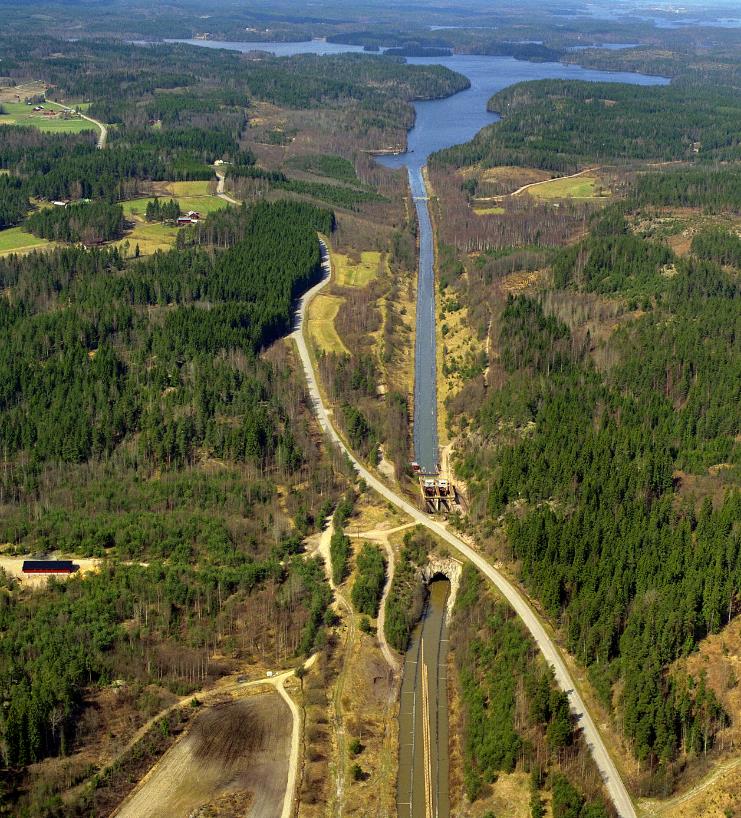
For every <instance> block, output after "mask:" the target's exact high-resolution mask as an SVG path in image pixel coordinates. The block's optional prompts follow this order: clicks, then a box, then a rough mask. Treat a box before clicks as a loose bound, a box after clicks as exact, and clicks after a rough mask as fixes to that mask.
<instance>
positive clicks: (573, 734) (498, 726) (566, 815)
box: [450, 565, 609, 818]
mask: <svg viewBox="0 0 741 818" xmlns="http://www.w3.org/2000/svg"><path fill="white" fill-rule="evenodd" d="M450 639H451V644H452V653H453V660H454V666H455V672H456V674H457V677H458V682H459V688H460V696H461V699H462V704H463V725H462V727H463V737H464V738H463V755H464V772H463V778H464V781H463V783H464V788H465V791H466V795H467V797H468V799H469V800H470V801H474V802H475V801H476V800H478V799H479V798H481V797H482V796H484V795H485V794H486V791H487V788H488V787H489V785H491V784H492V783H493V782H495V781H496V779H497V776H498V774H500V773H511V772H513V771H514V770H515V769H521V770H525V771H528V772H530V774H531V792H532V796H531V810H532V811H531V814H532V815H533V816H538V815H539V816H541V818H542V816H543V815H544V814H545V813H544V807H543V803H544V801H543V794H544V792H543V791H544V790H546V789H548V790H551V792H552V798H553V800H552V804H553V807H552V808H553V816H554V818H606V816H607V815H609V812H608V808H607V806H606V805H605V802H604V800H603V798H602V796H601V793H600V784H601V782H600V781H599V776H598V775H597V773H596V771H594V770H590V769H589V766H588V765H585V764H584V756H585V755H586V754H587V753H588V750H587V748H586V746H585V745H584V742H583V740H582V739H581V737H580V734H579V728H578V725H577V724H575V723H574V720H573V717H572V715H571V713H570V711H569V703H568V697H567V696H566V694H565V693H563V692H561V691H560V690H558V689H557V688H556V686H555V683H554V680H553V677H552V673H551V671H550V670H549V669H548V668H547V666H546V665H545V663H544V662H543V661H542V659H541V657H540V655H539V653H538V651H537V648H536V647H535V645H534V644H533V642H532V641H531V639H530V638H529V635H528V633H527V631H526V630H525V628H524V626H523V625H522V623H521V622H519V621H518V619H517V617H516V616H515V615H514V613H513V612H512V611H511V609H510V608H509V607H508V606H507V605H506V604H505V603H504V602H503V601H502V600H500V599H498V598H497V597H495V595H494V593H493V592H492V591H491V590H487V589H486V588H485V587H484V583H483V581H482V579H481V577H480V575H479V574H478V573H477V572H476V570H475V569H474V568H472V567H471V566H470V565H467V566H465V568H464V570H463V576H462V579H461V587H460V590H459V592H458V597H457V599H456V602H455V609H454V611H453V620H452V623H451V632H450ZM572 781H574V782H578V784H579V787H580V788H583V789H584V792H582V791H580V789H577V788H576V787H575V786H574V784H572V783H571V782H572ZM574 806H575V807H576V809H575V810H574V809H573V807H574Z"/></svg>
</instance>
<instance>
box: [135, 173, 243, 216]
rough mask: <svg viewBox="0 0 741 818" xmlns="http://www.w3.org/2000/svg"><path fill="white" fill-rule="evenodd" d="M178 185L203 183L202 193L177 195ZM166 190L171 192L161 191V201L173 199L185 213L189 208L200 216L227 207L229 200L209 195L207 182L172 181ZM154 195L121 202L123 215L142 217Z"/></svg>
mask: <svg viewBox="0 0 741 818" xmlns="http://www.w3.org/2000/svg"><path fill="white" fill-rule="evenodd" d="M180 185H203V193H202V194H199V193H190V194H189V195H179V194H178V193H177V189H178V187H179V186H180ZM168 190H172V191H173V192H172V193H162V194H161V195H160V196H159V198H160V199H162V200H163V201H169V200H170V199H175V201H176V202H177V203H178V204H179V205H180V210H181V211H182V212H183V213H187V212H188V211H190V210H195V211H197V212H198V213H200V214H201V215H202V216H205V215H208V214H209V213H213V212H214V211H215V210H221V209H222V208H224V207H227V206H228V204H229V202H226V201H224V200H223V199H220V198H219V197H218V196H211V195H209V193H208V182H173V183H172V184H170V185H168ZM154 198H155V197H154V196H143V197H142V198H140V199H131V200H130V201H128V202H122V203H121V204H122V206H123V210H124V216H126V218H127V219H133V218H140V219H144V217H145V215H146V212H147V203H148V202H151V201H152V200H153V199H154Z"/></svg>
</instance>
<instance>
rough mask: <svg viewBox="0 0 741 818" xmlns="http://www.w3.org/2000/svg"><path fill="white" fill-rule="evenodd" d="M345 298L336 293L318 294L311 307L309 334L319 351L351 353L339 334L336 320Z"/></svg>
mask: <svg viewBox="0 0 741 818" xmlns="http://www.w3.org/2000/svg"><path fill="white" fill-rule="evenodd" d="M342 302H343V299H342V298H339V297H338V296H336V295H318V296H317V297H316V298H315V299H314V300H313V301H312V302H311V307H310V308H309V336H310V337H311V340H312V341H313V342H314V344H315V346H316V348H317V350H318V351H319V352H337V353H340V354H342V353H345V354H348V355H349V354H350V353H349V350H348V349H347V347H346V346H345V345H344V343H343V342H342V339H341V338H340V336H339V335H338V334H337V329H336V328H335V325H334V321H335V318H336V317H337V313H338V312H339V311H340V306H341V305H342Z"/></svg>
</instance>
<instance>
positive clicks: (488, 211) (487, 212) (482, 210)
mask: <svg viewBox="0 0 741 818" xmlns="http://www.w3.org/2000/svg"><path fill="white" fill-rule="evenodd" d="M473 212H474V213H475V214H476V215H477V216H501V215H502V213H504V208H503V207H474V209H473Z"/></svg>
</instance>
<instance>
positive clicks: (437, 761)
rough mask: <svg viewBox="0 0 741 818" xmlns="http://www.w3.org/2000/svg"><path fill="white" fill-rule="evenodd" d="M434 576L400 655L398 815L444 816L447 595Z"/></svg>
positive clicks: (446, 583)
mask: <svg viewBox="0 0 741 818" xmlns="http://www.w3.org/2000/svg"><path fill="white" fill-rule="evenodd" d="M449 596H450V582H449V581H448V580H447V579H437V578H435V579H433V581H432V582H430V584H429V596H428V598H427V602H426V604H425V607H424V611H423V614H422V619H421V620H420V622H419V623H418V625H417V627H416V628H415V629H414V632H413V633H412V637H411V639H410V641H409V647H408V649H407V652H406V655H405V657H404V676H403V681H402V685H401V707H400V710H399V786H398V794H397V802H398V816H399V818H448V816H449V815H450V804H449V799H448V685H447V656H448V611H447V608H448V598H449Z"/></svg>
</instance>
